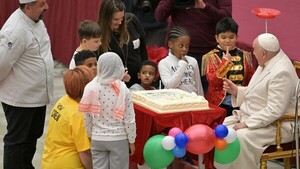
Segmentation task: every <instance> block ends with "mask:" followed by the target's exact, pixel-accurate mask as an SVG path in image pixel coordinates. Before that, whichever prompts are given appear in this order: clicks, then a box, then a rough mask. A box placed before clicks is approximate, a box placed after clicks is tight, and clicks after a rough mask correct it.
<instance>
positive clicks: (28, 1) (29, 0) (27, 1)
mask: <svg viewBox="0 0 300 169" xmlns="http://www.w3.org/2000/svg"><path fill="white" fill-rule="evenodd" d="M34 1H36V0H19V2H20V4H27V3H30V2H34Z"/></svg>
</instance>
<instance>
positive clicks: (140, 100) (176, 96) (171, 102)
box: [131, 89, 209, 113]
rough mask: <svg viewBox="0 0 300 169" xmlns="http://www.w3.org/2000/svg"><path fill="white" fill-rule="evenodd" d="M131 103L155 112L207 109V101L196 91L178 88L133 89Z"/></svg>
mask: <svg viewBox="0 0 300 169" xmlns="http://www.w3.org/2000/svg"><path fill="white" fill-rule="evenodd" d="M131 96H132V100H133V103H135V104H138V105H140V106H142V107H145V108H147V109H150V110H152V111H154V112H156V113H172V112H184V111H195V110H205V109H209V106H208V101H207V100H205V98H204V97H203V96H197V95H196V93H189V92H186V91H183V90H180V89H162V90H144V91H134V92H132V94H131Z"/></svg>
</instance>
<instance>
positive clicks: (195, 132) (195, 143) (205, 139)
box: [184, 124, 216, 154]
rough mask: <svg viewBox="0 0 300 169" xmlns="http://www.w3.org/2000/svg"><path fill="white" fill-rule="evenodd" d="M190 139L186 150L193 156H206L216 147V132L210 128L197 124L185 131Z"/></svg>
mask: <svg viewBox="0 0 300 169" xmlns="http://www.w3.org/2000/svg"><path fill="white" fill-rule="evenodd" d="M184 133H185V134H186V135H187V137H188V138H189V142H188V143H187V145H186V150H187V151H189V152H190V153H193V154H205V153H207V152H209V151H210V150H212V149H213V148H214V146H215V140H216V136H215V132H214V131H213V130H212V129H211V128H210V127H208V126H206V125H203V124H196V125H193V126H191V127H189V128H188V129H186V130H185V131H184Z"/></svg>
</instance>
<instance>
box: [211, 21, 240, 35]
mask: <svg viewBox="0 0 300 169" xmlns="http://www.w3.org/2000/svg"><path fill="white" fill-rule="evenodd" d="M238 29H239V25H238V24H237V23H236V22H235V21H234V20H233V19H232V18H229V17H224V18H223V19H221V20H220V21H219V22H218V23H217V25H216V34H217V35H219V34H220V33H225V32H232V33H235V34H238Z"/></svg>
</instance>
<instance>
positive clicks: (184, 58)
mask: <svg viewBox="0 0 300 169" xmlns="http://www.w3.org/2000/svg"><path fill="white" fill-rule="evenodd" d="M181 60H183V61H186V62H187V63H189V62H188V61H187V59H186V57H185V56H182V58H181Z"/></svg>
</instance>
